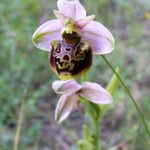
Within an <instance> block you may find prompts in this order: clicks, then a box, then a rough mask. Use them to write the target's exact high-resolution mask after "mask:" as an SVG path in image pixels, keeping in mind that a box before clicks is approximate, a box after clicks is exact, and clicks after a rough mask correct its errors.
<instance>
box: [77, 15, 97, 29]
mask: <svg viewBox="0 0 150 150" xmlns="http://www.w3.org/2000/svg"><path fill="white" fill-rule="evenodd" d="M94 18H95V16H94V15H91V16H87V17H85V18H82V19H80V20H77V21H76V25H77V26H78V27H79V28H81V29H82V28H84V27H85V26H86V25H87V24H88V23H89V22H91V21H92V20H93V19H94Z"/></svg>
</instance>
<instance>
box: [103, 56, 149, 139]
mask: <svg viewBox="0 0 150 150" xmlns="http://www.w3.org/2000/svg"><path fill="white" fill-rule="evenodd" d="M101 57H102V58H103V59H104V61H105V62H106V63H107V65H108V66H109V67H110V68H111V70H112V71H113V72H114V73H115V74H116V76H117V77H118V79H119V81H120V82H121V84H122V85H123V86H124V88H125V90H126V92H127V94H128V95H129V97H130V98H131V100H132V102H133V104H134V106H135V108H136V109H137V112H138V114H139V116H140V118H141V121H142V122H143V124H144V127H145V130H146V133H147V134H148V136H149V137H150V131H149V129H148V125H147V123H146V120H145V118H144V115H143V114H142V112H141V110H140V108H139V107H138V105H137V103H136V101H135V99H134V97H133V96H132V94H131V92H130V90H129V89H128V87H127V85H126V84H125V82H124V81H123V79H122V78H121V77H120V76H119V74H118V73H117V72H116V71H115V69H114V67H113V66H112V65H111V64H110V63H109V61H108V60H107V59H106V57H105V56H103V55H101Z"/></svg>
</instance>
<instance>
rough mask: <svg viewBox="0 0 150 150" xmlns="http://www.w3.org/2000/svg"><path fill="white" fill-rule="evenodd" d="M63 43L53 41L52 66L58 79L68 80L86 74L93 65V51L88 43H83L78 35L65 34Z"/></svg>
mask: <svg viewBox="0 0 150 150" xmlns="http://www.w3.org/2000/svg"><path fill="white" fill-rule="evenodd" d="M62 37H63V40H62V41H53V42H52V43H51V46H52V50H51V52H50V65H51V67H52V69H53V70H54V72H55V73H56V74H57V75H58V77H59V78H60V79H62V80H68V79H71V78H74V77H76V76H79V75H81V74H82V73H84V72H86V71H87V70H88V69H89V68H90V66H91V65H92V51H91V48H90V46H89V44H88V43H87V42H81V39H80V37H79V36H78V34H77V33H75V32H73V33H72V34H67V33H64V34H63V35H62Z"/></svg>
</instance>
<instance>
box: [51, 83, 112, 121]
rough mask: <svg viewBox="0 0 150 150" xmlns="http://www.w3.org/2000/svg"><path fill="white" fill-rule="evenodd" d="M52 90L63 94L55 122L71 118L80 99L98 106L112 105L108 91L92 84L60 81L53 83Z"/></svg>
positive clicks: (56, 111) (57, 108)
mask: <svg viewBox="0 0 150 150" xmlns="http://www.w3.org/2000/svg"><path fill="white" fill-rule="evenodd" d="M52 88H53V89H54V91H55V92H56V93H58V94H61V97H60V99H59V101H58V104H57V106H56V110H55V120H56V121H57V122H59V123H60V122H62V121H63V120H65V119H66V118H67V117H68V116H69V114H70V113H71V111H72V110H73V109H74V108H75V107H76V106H77V104H78V102H79V98H80V97H82V98H84V99H86V100H88V101H90V102H92V103H96V104H110V103H112V99H113V98H112V96H111V95H110V94H109V92H108V91H107V90H106V89H104V88H103V87H102V86H101V85H99V84H97V83H92V82H84V83H83V84H82V85H80V84H78V83H77V82H76V81H75V80H68V81H62V80H61V81H60V80H58V81H54V82H53V84H52Z"/></svg>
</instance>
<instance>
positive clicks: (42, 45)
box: [32, 20, 62, 51]
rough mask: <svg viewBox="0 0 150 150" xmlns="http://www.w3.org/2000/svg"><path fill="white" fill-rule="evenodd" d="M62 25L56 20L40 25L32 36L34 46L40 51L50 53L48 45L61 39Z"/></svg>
mask: <svg viewBox="0 0 150 150" xmlns="http://www.w3.org/2000/svg"><path fill="white" fill-rule="evenodd" d="M61 29H62V25H61V23H60V22H59V21H58V20H50V21H47V22H46V23H44V24H42V25H41V26H40V27H39V28H38V29H37V30H36V31H35V32H34V34H33V37H32V40H33V43H34V44H35V46H36V47H37V48H39V49H41V50H45V51H50V50H51V46H50V43H51V41H53V40H60V39H61Z"/></svg>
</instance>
